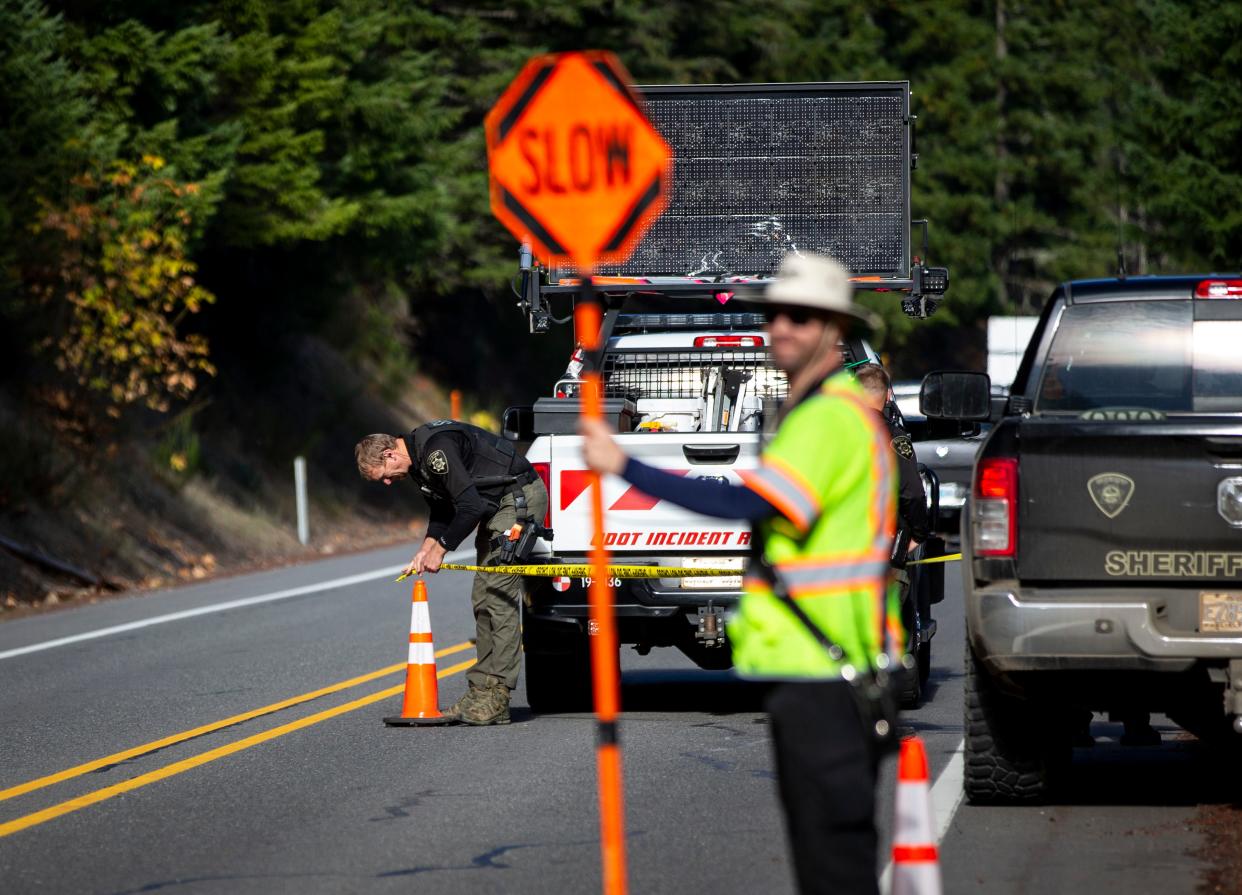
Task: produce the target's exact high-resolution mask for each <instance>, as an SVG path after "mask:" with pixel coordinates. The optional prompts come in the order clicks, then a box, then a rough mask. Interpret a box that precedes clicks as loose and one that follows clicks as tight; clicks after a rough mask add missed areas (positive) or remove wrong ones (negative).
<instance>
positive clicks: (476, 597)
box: [466, 479, 548, 690]
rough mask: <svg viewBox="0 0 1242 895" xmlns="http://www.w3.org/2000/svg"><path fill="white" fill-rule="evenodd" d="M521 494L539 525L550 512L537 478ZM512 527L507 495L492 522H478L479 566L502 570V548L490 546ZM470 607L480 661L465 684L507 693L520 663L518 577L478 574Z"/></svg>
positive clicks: (513, 515)
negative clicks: (495, 686)
mask: <svg viewBox="0 0 1242 895" xmlns="http://www.w3.org/2000/svg"><path fill="white" fill-rule="evenodd" d="M522 491H523V493H524V494H525V495H526V504H527V506H528V507H529V508H530V509H529V512H530V515H531V518H533V519H534V520H535V521H536V522H540V523H542V522H543V517H544V515H545V514H546V513H547V511H548V490H547V489H546V488H545V487H544V486H543V482H542V481H540V480H538V479H536V480H535V481H533V482H531V483H530V484H529V485H523V486H522ZM515 522H517V509H516V508H515V506H514V500H513V495H512V494H506V495H505V496H504V497H503V498H502V499H501V501H500V506H499V507H497V509H496V512H495V513H494V514H493V515H492V517H491V518H490V519H485V520H484V521H483V522H481V523H479V532H478V535H477V536H476V537H475V541H474V545H475V549H476V550H477V552H478V564H479V565H481V566H496V565H500V549H499V548H493V547H492V545H491V541H492V538H494V537H496V536H497V535H501V534H505V533H507V532H508V531H509V529H510V528H512V527H513V525H514V523H515ZM470 602H471V603H472V604H473V606H474V632H475V638H476V639H477V644H476V650H477V653H478V661H477V662H475V664H474V666H473V667H472V668H471V669H470V670H469V671H468V672H466V679H467V680H468V681H470V683H472V684H474V685H475V686H476V687H484V688H486V687H490V686H492V685H493V684H496V683H498V682H500V681H503V682H504V683H505V686H507V687H508V688H509V689H510V690H513V689H515V688H516V687H517V679H518V670H519V668H520V667H521V663H522V634H521V608H520V607H521V603H522V576H521V575H493V574H476V575H475V576H474V587H473V588H472V589H471V591H470Z"/></svg>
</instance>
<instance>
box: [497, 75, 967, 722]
mask: <svg viewBox="0 0 1242 895" xmlns="http://www.w3.org/2000/svg"><path fill="white" fill-rule="evenodd" d="M638 89H639V91H640V92H641V93H642V94H643V96H644V99H645V101H646V106H647V112H648V115H649V117H650V118H651V120H652V122H653V124H655V126H656V127H657V128H658V129H659V131H660V133H661V134H662V135H663V136H664V138H665V140H666V141H667V142H668V143H669V145H670V146H671V147H672V148H673V152H674V160H673V165H672V170H671V172H670V180H669V192H670V195H669V199H668V204H667V208H666V210H665V212H664V214H663V215H662V216H661V217H660V218H659V219H658V220H657V221H656V222H655V223H654V224H653V226H652V228H651V230H650V231H649V232H648V233H647V234H646V235H645V236H644V237H643V239H642V240H641V241H640V242H639V244H638V246H637V248H636V250H635V251H634V253H633V254H632V256H631V258H630V260H629V261H627V262H625V263H624V264H621V265H616V266H613V267H610V268H608V269H604V270H598V271H596V274H597V276H596V278H595V280H594V288H595V289H596V290H597V291H598V292H599V293H602V298H603V301H604V305H605V307H606V309H607V310H606V313H605V315H604V319H603V333H602V335H603V340H602V342H603V344H604V345H605V348H604V350H603V352H602V356H601V357H600V359H599V361H600V369H601V371H602V373H603V377H604V384H605V413H606V416H607V417H609V418H610V419H611V420H612V422H613V425H614V427H615V429H616V430H617V432H618V433H619V439H620V441H621V442H622V444H623V445H624V447H625V449H626V450H627V451H628V452H629V453H630V454H631V455H633V456H635V457H637V458H639V459H640V460H643V461H645V462H647V463H649V464H651V465H653V466H657V467H660V468H663V469H667V470H670V471H673V472H675V473H678V474H681V475H686V476H695V477H715V478H719V479H723V480H725V481H728V482H738V481H740V479H739V476H738V471H739V470H745V469H750V468H754V467H755V466H756V464H757V463H758V457H759V453H760V449H761V438H762V431H763V426H764V422H765V420H767V421H769V422H770V421H771V420H772V418H773V416H774V414H775V412H776V408H777V405H778V403H779V401H780V399H781V398H783V397H784V396H785V394H786V391H787V387H788V386H787V382H786V380H785V377H784V375H783V374H782V373H781V372H779V371H778V370H776V369H775V368H774V367H773V366H772V364H771V361H770V357H769V353H768V349H767V345H766V337H765V335H764V332H763V325H762V324H763V321H762V317H761V315H760V313H759V312H758V308H757V307H756V306H754V305H748V304H747V303H746V302H745V301H744V300H742V298H740V297H738V296H739V295H744V294H745V289H746V287H747V286H757V285H762V284H764V283H766V282H769V281H770V278H771V277H772V276H773V274H774V273H775V271H776V270H778V269H779V266H780V262H781V259H782V258H783V257H784V255H785V254H787V253H788V252H803V251H806V252H817V253H821V254H828V255H832V256H834V257H836V258H837V259H838V260H839V261H841V262H842V263H843V264H845V265H846V267H848V268H849V269H850V270H851V271H853V272H854V274H855V278H854V279H855V285H856V288H859V289H872V290H876V291H881V292H887V293H892V294H893V296H894V297H895V298H896V299H899V300H900V301H901V305H902V309H903V310H904V311H905V312H906V313H907V314H908V315H910V316H913V317H924V316H927V315H928V314H930V313H932V312H933V311H934V310H935V308H936V306H937V304H938V303H939V300H940V298H941V297H942V295H943V293H944V291H945V289H946V288H947V285H948V271H947V270H945V269H943V268H931V267H927V266H926V265H925V263H924V261H923V258H925V257H926V244H925V243H926V226H924V229H923V235H924V247H923V254H922V257H917V256H915V255H914V253H913V251H912V248H913V246H912V239H911V221H910V192H909V177H910V170H911V168H912V167H913V166H914V163H915V161H916V159H917V154H916V153H914V152H913V147H914V117H913V116H912V115H911V114H910V105H909V100H910V90H909V84H908V83H906V82H904V81H888V82H869V83H811V84H740V85H706V86H684V85H666V86H658V87H640V88H638ZM919 223H921V224H923V225H925V224H926V222H919ZM582 290H583V285H582V283H581V280H580V278H579V277H578V276H577V274H576V273H575V272H573V271H566V270H556V269H550V268H548V267H547V266H546V265H541V264H540V263H538V261H537V259H531V258H530V256H529V253H528V252H526V253H524V255H523V262H522V264H521V283H520V288H518V289H517V291H518V296H519V299H520V302H519V307H520V308H522V309H523V311H524V312H525V314H526V316H527V320H528V324H529V327H530V331H531V332H532V333H543V332H547V331H548V330H549V328H550V324H551V323H553V322H556V323H561V322H564V321H567V320H568V319H569V316H568V315H566V316H565V317H563V318H562V319H557V316H556V314H555V313H554V311H553V304H554V302H556V301H566V300H567V301H568V302H570V303H572V302H576V301H578V300H579V299H580V298H581V297H582V296H581V293H582ZM735 293H736V294H735ZM841 348H842V351H843V353H844V357H845V362H846V363H857V362H861V361H863V360H876V357H875V353H874V352H873V351H872V350H871V348H870V346H869V345H867V344H866V343H865V342H863V341H861V340H853V341H849V342H847V343H845V344H843V345H842V346H841ZM575 357H578V354H577V352H576V353H575ZM576 376H577V370H576V369H575V367H574V366H573V365H571V368H570V369H569V370H567V373H566V376H565V377H564V378H562V380H561V381H559V382H557V383H556V385H555V386H554V388H553V389H552V394H551V395H549V396H546V397H542V398H540V399H538V400H537V401H536V402H535V404H534V405H533V407H525V408H511V409H510V411H509V412H507V413H506V424H505V430H506V434H507V435H508V436H509V437H510V438H512V439H514V440H515V441H519V442H530V445H529V450H528V451H527V458H528V459H529V460H530V461H531V463H532V465H533V466H534V468H535V469H536V470H537V471H538V472H539V474H540V475H541V476H543V477H544V480H545V482H546V484H547V486H548V493H549V496H550V506H549V512H548V519H546V520H545V524H546V525H547V526H548V527H550V528H551V529H552V530H553V532H554V535H553V537H552V539H551V542H550V543H548V542H541V544H540V547H539V549H538V552H537V555H536V561H539V560H549V561H556V562H570V563H578V562H585V561H586V559H587V556H588V554H589V552H590V547H591V543H590V542H591V537H592V525H591V515H590V496H589V494H588V492H587V481H588V478H587V475H586V466H585V464H584V463H583V461H582V457H581V446H580V439H579V437H578V435H577V434H576V431H577V422H578V411H579V401H578V398H577V391H576V389H577V385H578V383H577V382H576ZM604 507H605V512H606V519H605V530H606V533H607V534H606V546H607V547H608V549H609V551H610V552H611V554H612V557H613V561H614V562H617V563H624V564H649V565H659V566H661V567H687V566H699V567H710V568H728V569H737V571H738V574H737V575H727V576H720V577H716V578H701V577H700V578H692V577H687V578H684V579H683V578H659V579H625V580H617V581H614V582H613V584H614V595H615V601H616V607H617V623H618V634H619V639H620V642H621V643H622V644H633V645H634V646H635V647H636V648H637V650H638V651H639V653H642V654H645V653H647V652H648V651H649V650H650V649H652V648H653V647H657V646H674V647H677V648H679V649H680V650H682V651H683V652H684V653H685V654H686V655H688V656H689V657H690V658H691V659H693V660H694V661H695V662H696V663H697V664H698V665H700V666H702V667H704V668H714V669H720V668H727V667H729V666H730V665H731V656H730V650H729V645H728V642H727V640H726V638H725V630H724V618H725V613H726V611H727V610H728V609H729V608H730V607H731V606H733V605H734V604H735V603H736V601H737V599H738V597H739V596H740V587H741V569H742V565H743V563H744V561H745V558H746V556H747V554H748V552H749V549H750V543H749V538H750V529H749V525H747V524H746V523H744V522H741V521H729V520H718V519H709V518H705V517H703V516H699V515H696V514H691V513H688V512H686V511H685V510H682V509H681V508H679V507H676V506H673V505H670V504H667V503H662V502H660V501H657V500H654V499H653V498H651V497H649V496H648V495H645V494H643V493H642V492H640V491H638V490H636V489H634V488H631V487H630V486H629V485H627V484H626V483H625V482H624V481H622V480H621V479H618V478H608V479H605V481H604ZM916 568H917V567H916ZM922 568H937V569H939V568H940V567H922ZM925 577H926V578H928V579H930V578H932V577H934V576H931V575H928V576H925ZM941 581H942V579H941ZM586 585H587V581H586V580H585V579H583V578H552V579H548V578H531V579H529V580H528V600H527V606H526V607H525V614H524V620H523V631H524V634H523V636H524V644H525V650H526V693H527V697H528V700H529V703H530V706H531V708H533V709H534V710H536V711H553V710H565V709H576V708H583V709H584V708H587V707H588V706H589V704H590V666H589V653H590V650H589V648H588V644H589V640H588V638H589V637H590V634H591V632H590V630H589V628H590V623H589V613H588V610H587V587H586ZM941 589H942V588H941ZM932 591H934V588H933V587H932V586H931V585H929V584H926V583H924V584H920V585H919V587H918V589H917V593H916V599H915V600H913V601H911V606H912V608H911V609H910V611H909V613H908V617H907V618H906V624H907V629H908V630H909V631H911V632H912V636H913V640H912V647H913V648H915V649H919V659H920V666H921V668H922V669H923V670H924V678H925V675H926V669H927V667H928V665H929V662H930V659H929V656H930V638H931V634H932V633H933V632H934V626H932V625H931V623H930V620H929V613H928V611H927V610H928V607H929V605H930V602H935V596H934V595H932V593H931V592H932ZM918 607H922V609H921V614H920V610H919V608H918ZM924 646H925V647H926V648H925V649H920V647H924ZM915 699H916V700H917V693H916V694H915Z"/></svg>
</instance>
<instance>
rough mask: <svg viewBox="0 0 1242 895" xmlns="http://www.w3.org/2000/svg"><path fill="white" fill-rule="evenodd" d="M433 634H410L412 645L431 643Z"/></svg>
mask: <svg viewBox="0 0 1242 895" xmlns="http://www.w3.org/2000/svg"><path fill="white" fill-rule="evenodd" d="M431 642H432V640H431V632H430V631H429V632H427V633H426V634H410V643H431Z"/></svg>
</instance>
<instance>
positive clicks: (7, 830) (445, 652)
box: [0, 642, 474, 838]
mask: <svg viewBox="0 0 1242 895" xmlns="http://www.w3.org/2000/svg"><path fill="white" fill-rule="evenodd" d="M471 646H472V644H470V643H468V642H467V643H458V644H455V645H453V646H449V647H445V648H444V649H442V650H438V651H437V652H436V654H435V655H436V658H437V659H439V658H440V657H441V656H451V655H453V654H454V653H460V652H462V651H463V650H467V649H470V647H471ZM473 664H474V659H467V660H466V661H465V662H459V663H457V664H456V665H452V666H450V667H448V668H445V669H443V670H442V671H437V672H436V677H437V678H446V677H448V676H449V675H453V674H457V673H458V672H461V671H465V670H466V669H467V668H469V667H470V666H471V665H473ZM405 667H406V663H404V662H400V663H398V664H396V665H390V666H388V667H387V668H381V669H379V670H378V671H372V672H370V673H368V674H363V675H359V676H358V677H353V678H350V679H349V680H345V681H340V682H339V683H335V684H330V685H329V686H327V687H322V688H320V689H318V690H312V691H311V692H309V693H303V694H301V695H300V696H292V697H290V698H289V699H282V700H281V701H280V702H274V703H272V704H271V705H265V706H263V707H262V708H258V709H253V710H251V711H249V712H243V713H242V714H240V715H233V716H232V717H229V718H224V719H222V720H220V721H214V722H212V723H211V724H204V725H203V726H202V727H195V728H194V729H193V730H185V731H182V732H181V733H175V734H173V735H172V736H167V737H164V738H163V739H160V740H154V741H152V742H150V743H145V744H143V745H141V746H134V747H133V748H132V749H126V750H124V751H123V752H116V753H114V754H112V755H107V756H104V757H103V758H97V759H95V760H93V761H88V762H86V763H85V764H80V765H76V766H74V767H72V768H67V769H66V770H63V771H58V772H56V773H55V774H48V775H47V776H46V777H39V778H37V779H35V780H29V781H27V782H25V783H19V784H18V785H17V786H11V787H9V788H8V789H4V790H0V802H3V801H5V800H6V799H12V798H16V797H17V796H21V795H25V794H26V793H30V792H34V791H35V790H39V789H43V788H44V787H48V786H53V785H55V784H57V783H63V782H65V781H66V780H72V779H73V778H75V777H80V776H82V775H83V774H89V773H90V772H91V771H97V770H99V769H100V768H105V767H109V766H111V765H116V764H120V763H121V762H123V761H128V760H129V759H131V758H136V757H138V756H140V755H146V754H148V753H150V752H155V751H158V750H160V749H164V748H166V747H168V746H172V745H175V744H177V743H184V742H185V741H186V740H192V739H194V738H195V737H200V736H203V735H204V734H208V733H212V732H214V731H217V730H222V729H224V728H226V727H232V726H233V725H235V724H241V723H242V722H244V721H250V720H252V719H254V718H260V717H262V716H263V715H270V714H272V713H273V712H279V711H281V710H282V709H287V708H291V707H292V706H295V705H300V704H302V703H304V702H310V701H311V700H313V699H318V698H319V697H321V696H327V695H329V694H331V693H337V692H339V691H341V690H347V689H349V688H350V687H356V686H358V685H359V684H365V683H367V682H368V681H373V680H376V679H377V678H382V677H387V676H388V675H390V674H395V673H397V672H398V671H403V670H404V669H405ZM404 687H405V685H404V684H400V685H398V686H396V687H389V688H388V689H386V690H380V691H379V692H378V693H372V694H370V695H369V696H363V697H362V698H361V699H355V700H353V701H352V702H347V703H345V704H344V705H338V706H336V707H335V708H330V709H327V710H325V711H322V712H318V713H317V714H314V715H308V716H307V717H305V718H300V719H298V720H297V721H291V722H289V723H288V724H282V725H281V726H279V727H274V728H272V729H271V730H266V731H264V732H262V733H256V734H254V735H253V736H249V737H246V738H245V739H242V740H238V741H237V742H235V743H229V744H228V745H226V746H220V747H218V748H216V749H211V750H209V751H207V752H203V753H202V754H200V755H195V756H192V757H190V758H186V759H183V760H181V761H176V762H173V763H172V764H168V765H165V766H164V767H162V768H156V769H155V770H154V771H149V772H147V773H146V774H141V775H139V776H137V777H134V778H132V779H130V780H125V781H122V782H121V783H117V784H114V785H112V786H106V787H104V788H103V789H97V790H94V791H93V792H88V793H86V794H85V795H81V796H78V797H77V798H73V799H69V800H68V801H65V802H61V803H59V804H57V805H52V806H51V807H50V808H44V809H43V810H42V811H36V812H34V813H33V814H27V815H25V816H23V817H19V818H16V819H15V820H10V821H7V822H5V823H0V838H3V837H5V836H8V835H10V834H12V833H17V832H20V831H21V830H25V829H29V828H30V827H35V826H38V825H39V824H42V823H46V822H47V821H49V820H54V819H55V818H58V817H63V816H64V815H66V814H71V813H72V812H74V811H78V810H80V809H82V808H87V807H89V806H91V805H95V804H98V803H99V802H103V801H105V800H107V799H111V798H112V797H114V796H119V795H121V794H122V793H126V792H130V791H132V790H135V789H140V788H141V787H144V786H148V785H149V784H152V783H156V782H158V781H160V780H166V779H168V778H169V777H174V776H176V775H177V774H181V773H184V772H185V771H189V770H191V769H193V768H197V767H200V766H201V765H205V764H208V763H210V762H213V761H216V760H217V759H220V758H224V757H225V756H228V755H233V754H235V753H237V752H242V751H244V750H246V749H249V748H251V747H252V746H258V745H259V744H261V743H266V742H268V741H269V740H274V739H276V738H277V737H282V736H284V735H285V734H287V733H293V732H294V731H295V730H301V729H302V728H304V727H311V726H312V725H315V724H318V723H319V722H321V721H327V720H328V719H329V718H335V717H337V716H339V715H344V714H347V713H348V712H352V711H354V710H355V709H360V708H362V707H363V706H368V705H371V704H373V703H376V702H379V701H381V700H383V699H387V698H389V697H390V696H395V695H396V694H398V693H400V692H402V690H403V689H404Z"/></svg>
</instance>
